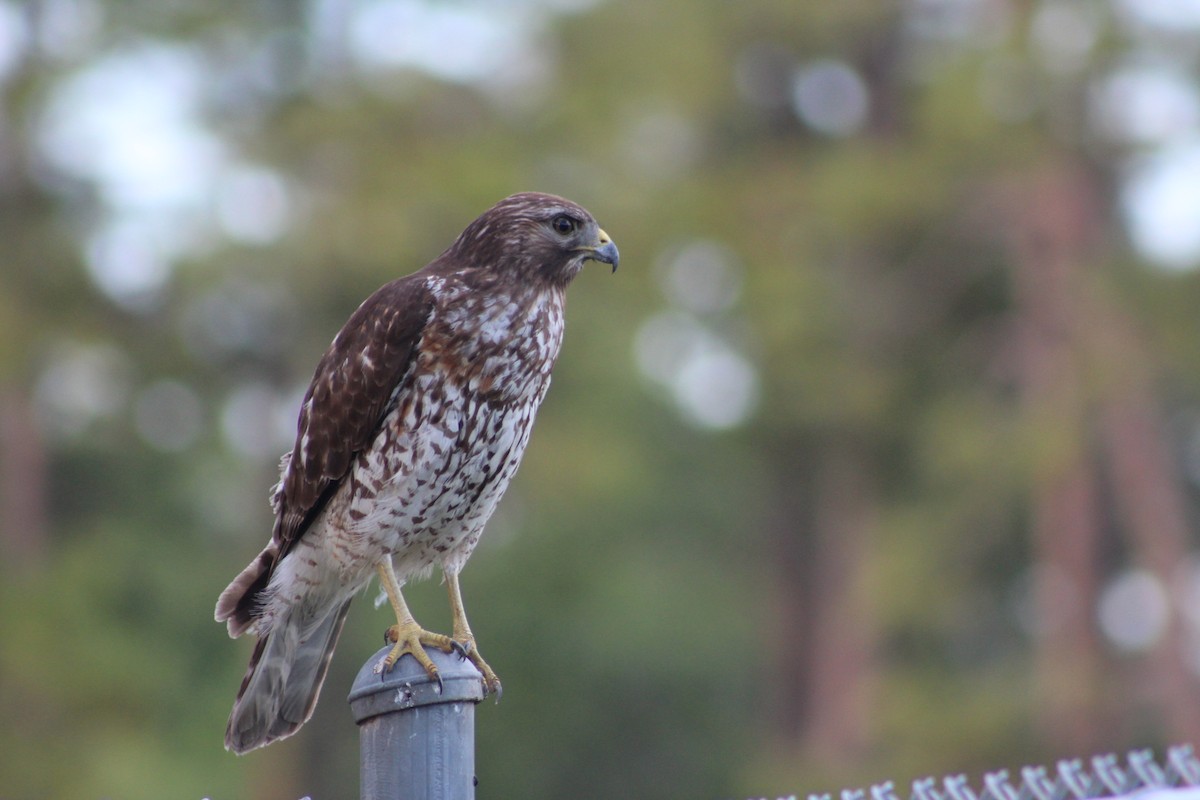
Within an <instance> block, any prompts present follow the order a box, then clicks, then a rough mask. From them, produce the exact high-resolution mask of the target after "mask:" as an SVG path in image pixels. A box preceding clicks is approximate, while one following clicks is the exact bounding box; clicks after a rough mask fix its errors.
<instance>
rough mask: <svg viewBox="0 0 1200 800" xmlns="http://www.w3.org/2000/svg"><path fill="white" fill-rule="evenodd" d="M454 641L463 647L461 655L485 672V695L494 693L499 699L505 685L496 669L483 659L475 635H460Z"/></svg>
mask: <svg viewBox="0 0 1200 800" xmlns="http://www.w3.org/2000/svg"><path fill="white" fill-rule="evenodd" d="M452 641H453V642H454V643H455V644H456V645H458V646H459V647H460V648H461V650H460V651H459V657H460V658H465V659H467V660H468V661H470V662H471V663H472V664H474V665H475V668H476V669H478V670H479V671H480V672H481V673H482V674H483V693H484V694H485V695H488V694H494V695H496V699H497V700H499V699H500V696H501V695H502V694H504V687H503V686H501V685H500V678H499V677H497V675H496V671H495V670H494V669H492V668H491V666H489V665H488V663H487V662H486V661H484V660H483V656H481V655H479V648H478V647H476V646H475V637H474V636H471V635H466V636H461V635H460V636H457V637H455V638H454V639H453V640H452Z"/></svg>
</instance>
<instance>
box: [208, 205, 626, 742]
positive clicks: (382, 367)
mask: <svg viewBox="0 0 1200 800" xmlns="http://www.w3.org/2000/svg"><path fill="white" fill-rule="evenodd" d="M589 259H591V260H596V261H602V262H605V263H609V264H612V265H613V269H614V270H615V269H616V264H617V259H618V256H617V250H616V246H615V245H614V244H613V243H612V241H611V240H610V239H609V238H608V235H607V234H605V233H604V231H602V230H600V228H599V227H598V226H597V225H596V223H595V221H594V220H593V219H592V217H591V215H590V214H588V212H587V211H585V210H584V209H583V208H581V207H580V206H578V205H576V204H574V203H572V202H570V201H568V200H564V199H563V198H560V197H555V196H553V195H546V194H536V193H526V194H517V195H513V196H511V197H508V198H506V199H504V200H502V201H501V202H499V203H497V204H496V205H495V206H493V207H492V208H491V209H489V210H488V211H486V212H485V213H484V214H482V215H481V216H480V217H479V218H478V219H476V220H475V221H474V222H472V223H471V224H470V225H468V226H467V228H466V229H465V230H464V231H463V232H462V234H460V235H459V237H458V238H457V239H456V240H455V241H454V243H453V244H451V246H450V247H449V248H448V249H447V250H446V251H445V252H444V253H442V255H440V256H439V257H438V258H436V259H435V260H434V261H432V262H431V263H430V264H428V265H427V266H426V267H425V268H423V269H421V270H420V271H418V272H415V273H413V274H412V275H409V276H407V277H404V278H400V279H398V280H395V281H392V282H391V283H388V284H387V285H385V286H383V287H382V288H381V289H379V290H378V291H377V292H376V293H375V294H373V295H371V297H369V298H367V300H366V301H365V302H363V304H362V305H361V306H359V308H358V309H357V310H356V311H355V312H354V313H353V314H352V315H351V316H350V319H349V320H348V321H347V322H346V324H345V326H344V327H343V328H342V330H341V331H340V332H339V333H338V335H337V336H336V337H335V338H334V340H333V343H332V344H331V345H330V347H329V349H328V350H327V351H326V353H325V355H324V356H323V357H322V358H321V360H320V362H319V363H318V365H317V369H316V372H315V374H314V376H313V380H312V384H311V385H310V387H309V389H308V392H307V393H306V394H305V397H304V401H303V403H302V405H301V408H300V417H299V422H298V425H297V435H296V442H295V446H294V447H293V449H292V451H291V452H290V453H288V454H287V455H285V456H284V458H283V460H282V461H281V464H280V470H281V472H280V480H279V483H278V484H277V485H276V486H275V488H274V489H273V490H272V494H271V504H272V507H273V508H274V510H275V527H274V532H273V534H272V537H271V540H270V542H269V543H268V544H267V546H266V548H265V549H264V550H263V551H262V553H260V554H259V555H258V557H257V558H256V559H255V560H254V561H252V562H251V563H250V565H249V566H248V567H246V569H245V570H243V571H242V573H241V574H240V575H238V576H237V578H235V579H234V581H233V582H232V583H231V584H230V585H229V587H228V588H227V589H226V590H225V591H224V592H223V593H222V594H221V596H220V598H219V599H218V601H217V609H216V618H217V620H218V621H222V622H226V623H227V625H228V628H229V633H230V635H231V636H235V637H236V636H240V635H241V634H243V633H246V632H251V633H254V634H257V635H258V637H259V640H258V643H257V645H256V647H255V649H254V653H253V655H252V656H251V659H250V667H249V669H248V671H247V673H246V677H245V679H244V680H243V681H242V686H241V690H240V691H239V693H238V697H237V700H236V701H235V703H234V707H233V712H232V714H231V715H230V720H229V726H228V728H227V730H226V737H225V745H226V747H227V748H228V749H231V750H234V751H236V752H238V753H242V752H246V751H248V750H251V749H253V748H256V747H261V746H263V745H265V744H269V743H270V742H272V741H274V740H276V739H280V738H283V737H285V736H289V735H291V734H292V733H295V731H296V730H297V729H298V728H299V727H300V726H301V725H302V724H303V723H304V722H305V721H306V720H307V719H308V718H309V717H310V716H311V715H312V711H313V708H314V706H315V705H316V700H317V695H318V693H319V691H320V687H321V683H322V681H323V680H324V677H325V673H326V670H327V669H328V666H329V659H330V657H331V656H332V653H333V648H334V645H335V644H336V642H337V638H338V634H339V633H340V631H341V627H342V623H343V622H344V620H345V617H346V611H347V609H348V607H349V603H350V599H351V597H352V596H353V595H354V593H355V592H357V591H359V590H360V589H361V588H362V587H363V586H364V585H365V584H366V583H367V582H368V581H369V580H370V578H371V577H372V575H374V574H376V573H378V574H379V575H380V576H381V579H382V581H383V584H384V588H385V589H386V590H387V591H388V594H389V597H390V599H391V601H392V605H393V608H394V609H395V610H396V615H397V625H396V626H393V628H391V629H389V635H390V636H391V637H392V640H393V641H395V642H396V647H395V648H393V651H392V653H391V654H390V655H389V657H388V659H386V660H385V662H382V663H381V665H380V669H388V668H390V667H391V666H392V664H394V663H395V660H396V659H397V658H399V657H401V656H402V655H404V654H405V653H408V654H411V655H413V656H414V657H416V658H417V659H418V660H419V661H421V662H422V664H423V665H425V667H426V669H427V671H430V674H436V669H435V668H433V666H432V663H430V662H429V661H428V658H427V657H426V656H425V654H424V651H423V650H422V648H421V645H430V646H437V647H442V648H443V649H448V648H451V647H453V648H456V649H459V650H460V651H462V652H465V653H466V654H467V656H468V657H470V658H471V660H472V661H474V662H475V663H476V665H477V666H479V668H480V669H481V671H482V672H483V675H484V680H485V684H486V688H488V689H490V690H493V691H496V692H499V689H500V683H499V680H498V679H497V678H496V676H495V673H494V672H493V671H492V670H491V668H490V667H489V666H488V665H487V664H486V662H484V661H483V659H482V658H481V657H480V656H479V654H478V648H477V647H475V642H474V636H473V635H472V634H471V631H470V628H469V626H468V625H467V622H466V616H465V613H464V612H463V611H462V600H461V595H460V594H459V590H458V573H459V571H460V570H461V569H462V567H463V565H464V564H465V563H466V561H467V559H468V558H469V557H470V554H471V551H472V550H473V549H474V547H475V545H476V543H477V542H478V541H479V536H480V534H481V533H482V531H483V527H484V525H485V524H486V522H487V520H488V518H489V517H490V516H491V513H492V511H493V510H494V509H495V507H496V504H497V503H498V502H499V500H500V497H501V496H502V495H503V494H504V490H505V489H506V488H507V486H508V482H509V481H510V480H511V478H512V476H513V474H514V473H515V472H516V469H517V466H518V465H519V463H520V460H521V456H522V454H523V452H524V449H525V445H526V443H527V442H528V440H529V433H530V431H531V429H532V425H533V419H534V415H535V414H536V412H537V408H538V406H539V405H540V403H541V401H542V399H543V398H544V397H545V394H546V390H547V389H548V388H549V384H550V370H551V368H552V367H553V366H554V362H555V360H556V358H557V357H558V351H559V347H560V345H561V342H562V332H563V300H564V291H565V289H566V286H567V284H568V283H570V281H571V280H572V279H573V278H574V277H575V275H577V274H578V273H579V271H580V269H581V268H582V266H583V263H584V262H585V261H586V260H589ZM435 566H436V567H440V568H441V569H442V570H443V572H444V573H445V575H446V578H447V583H448V585H449V587H450V599H451V607H452V611H453V612H454V631H453V637H452V638H451V637H445V636H441V635H438V634H431V633H429V632H427V631H424V630H422V629H420V627H419V626H417V625H416V623H415V621H413V620H412V617H411V615H410V614H409V613H408V609H407V607H406V606H405V605H404V600H403V597H402V595H401V593H400V587H401V585H402V584H403V582H404V581H405V580H406V579H408V578H411V577H415V576H418V575H421V574H424V573H427V572H428V571H429V570H431V569H432V568H433V567H435Z"/></svg>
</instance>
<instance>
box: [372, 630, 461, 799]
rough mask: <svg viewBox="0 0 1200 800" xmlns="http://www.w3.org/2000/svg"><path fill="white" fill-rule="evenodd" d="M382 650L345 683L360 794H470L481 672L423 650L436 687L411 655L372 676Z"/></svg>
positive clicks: (385, 796) (406, 796)
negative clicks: (356, 731)
mask: <svg viewBox="0 0 1200 800" xmlns="http://www.w3.org/2000/svg"><path fill="white" fill-rule="evenodd" d="M388 649H389V648H386V647H385V648H383V649H382V650H380V651H379V652H378V653H376V654H375V655H374V656H372V657H371V658H370V660H368V661H367V663H366V664H364V665H363V667H362V669H360V670H359V671H358V677H357V678H355V679H354V686H353V687H352V688H351V689H350V697H349V700H350V711H351V713H353V714H354V720H355V722H357V723H358V726H359V747H360V749H361V765H360V771H359V775H360V782H361V786H360V796H361V798H362V800H474V799H475V704H476V703H478V702H479V701H480V700H482V699H483V684H482V676H481V675H480V674H479V670H477V669H476V668H475V665H474V664H472V663H471V662H470V661H467V660H466V659H464V658H460V657H459V656H458V654H457V653H443V652H441V651H440V650H436V649H429V650H428V651H427V652H428V653H429V657H430V658H432V659H433V663H434V664H435V665H437V668H438V672H439V673H440V674H441V678H442V680H441V686H440V687H439V685H438V682H437V681H436V680H432V679H430V677H429V676H428V675H426V674H425V670H424V669H422V668H421V665H420V664H418V663H417V660H416V659H415V658H412V657H411V656H404V657H402V658H401V659H400V661H399V662H397V664H396V666H395V667H394V668H392V670H391V672H388V673H384V674H382V675H378V674H376V673H375V672H374V669H375V665H376V664H377V663H379V660H380V659H382V658H383V657H384V656H385V655H387V652H388Z"/></svg>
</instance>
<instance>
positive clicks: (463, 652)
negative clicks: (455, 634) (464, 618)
mask: <svg viewBox="0 0 1200 800" xmlns="http://www.w3.org/2000/svg"><path fill="white" fill-rule="evenodd" d="M450 647H451V648H453V650H454V652H455V653H457V654H458V660H459V661H466V660H467V655H468V654H469V653H470V652H471V643H470V642H460V641H459V640H458V639H451V640H450Z"/></svg>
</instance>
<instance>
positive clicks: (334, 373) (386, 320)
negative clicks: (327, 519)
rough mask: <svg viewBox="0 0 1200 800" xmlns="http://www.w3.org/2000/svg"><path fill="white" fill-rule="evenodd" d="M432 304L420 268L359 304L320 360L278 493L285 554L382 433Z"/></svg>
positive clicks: (278, 528)
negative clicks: (414, 273)
mask: <svg viewBox="0 0 1200 800" xmlns="http://www.w3.org/2000/svg"><path fill="white" fill-rule="evenodd" d="M432 308H433V296H432V294H431V293H430V291H429V290H428V288H427V286H426V283H425V280H424V278H423V276H421V275H420V274H419V273H418V274H416V275H410V276H408V277H407V278H401V279H399V280H396V281H392V282H391V283H388V284H386V285H384V286H383V287H382V288H380V289H379V290H378V291H377V292H375V294H373V295H371V296H370V297H368V298H367V299H366V300H365V301H364V302H363V304H362V305H361V306H359V307H358V309H357V310H356V311H355V312H354V313H353V314H352V315H351V316H350V319H349V320H347V322H346V324H345V326H343V327H342V330H341V331H340V332H339V333H338V335H337V336H336V337H335V338H334V340H333V343H332V344H331V345H330V346H329V349H328V350H327V351H325V355H324V356H323V357H322V358H321V361H320V362H319V363H318V364H317V369H316V372H315V373H314V375H313V380H312V383H311V384H310V385H309V387H308V391H307V392H306V393H305V395H304V402H303V403H302V404H301V406H300V419H299V421H298V423H297V430H296V443H295V446H294V447H293V448H292V456H291V459H290V460H289V461H288V465H287V467H286V468H285V470H284V474H283V475H282V477H281V478H280V483H279V487H278V489H277V494H276V498H275V500H276V503H277V515H276V518H275V531H274V536H273V538H274V540H275V542H276V543H277V544H278V546H279V557H282V556H283V555H284V554H286V553H287V551H288V550H289V549H290V548H291V546H292V544H293V543H294V542H295V541H296V540H297V539H298V538H299V537H300V536H302V535H303V533H304V531H305V530H306V529H307V527H308V525H309V524H311V522H312V520H313V519H314V518H315V517H316V515H317V514H318V513H320V511H321V509H322V508H323V507H324V505H325V503H326V502H327V501H328V499H329V497H330V496H331V495H332V494H333V492H334V491H335V490H336V489H337V487H338V485H339V484H340V483H341V481H342V480H343V479H344V478H345V477H346V475H347V474H348V473H349V471H350V466H351V464H352V463H353V462H354V459H355V457H356V456H357V455H358V454H359V453H360V452H362V451H363V450H365V449H367V448H368V447H369V446H370V445H371V442H372V441H374V439H375V437H376V435H377V434H378V433H379V427H380V425H381V423H382V422H383V419H384V417H386V416H387V412H388V411H389V409H390V408H391V405H392V403H393V402H395V399H396V393H397V391H398V389H399V387H400V385H401V383H402V382H403V379H404V375H405V373H407V371H408V369H409V367H410V365H411V364H412V361H413V357H414V354H415V353H416V350H417V345H418V343H419V342H420V339H421V333H422V331H423V330H424V328H425V323H426V322H427V321H428V319H429V314H430V311H431V310H432Z"/></svg>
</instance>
